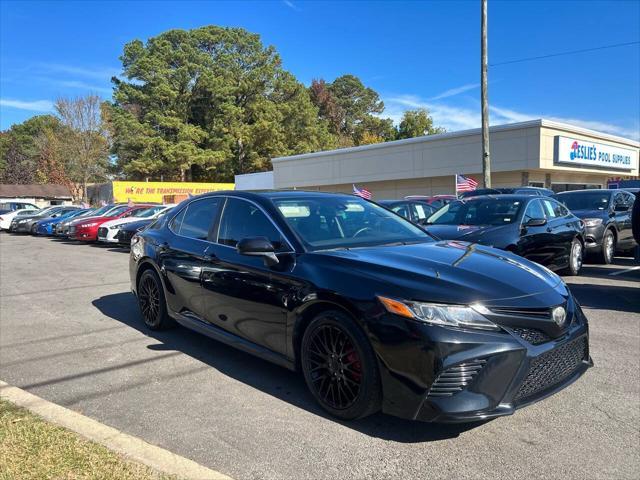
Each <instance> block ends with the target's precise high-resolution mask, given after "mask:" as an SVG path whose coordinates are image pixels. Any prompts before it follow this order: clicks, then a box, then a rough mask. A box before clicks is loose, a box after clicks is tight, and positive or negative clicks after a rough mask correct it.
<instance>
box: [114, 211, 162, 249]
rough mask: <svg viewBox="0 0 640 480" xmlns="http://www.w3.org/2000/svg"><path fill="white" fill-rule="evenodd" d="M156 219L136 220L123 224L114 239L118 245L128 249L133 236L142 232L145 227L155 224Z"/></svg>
mask: <svg viewBox="0 0 640 480" xmlns="http://www.w3.org/2000/svg"><path fill="white" fill-rule="evenodd" d="M155 221H156V219H155V218H154V219H143V220H138V221H136V222H129V223H125V224H124V225H122V226H121V227H120V228H119V229H118V233H116V239H117V240H118V245H120V246H122V247H129V246H130V245H131V239H132V238H133V236H134V235H135V234H136V233H138V232H141V231H142V230H144V229H145V228H146V227H147V226H149V225H150V224H152V223H153V222H155Z"/></svg>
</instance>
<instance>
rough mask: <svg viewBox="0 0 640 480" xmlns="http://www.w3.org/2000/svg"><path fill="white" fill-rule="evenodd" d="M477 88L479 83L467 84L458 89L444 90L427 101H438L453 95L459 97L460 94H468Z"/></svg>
mask: <svg viewBox="0 0 640 480" xmlns="http://www.w3.org/2000/svg"><path fill="white" fill-rule="evenodd" d="M479 86H480V84H479V83H468V84H466V85H462V86H460V87H456V88H450V89H449V90H445V91H444V92H442V93H440V94H438V95H436V96H435V97H431V98H430V99H429V100H440V99H442V98H447V97H453V96H454V95H459V94H461V93H464V92H468V91H469V90H474V89H476V88H478V87H479Z"/></svg>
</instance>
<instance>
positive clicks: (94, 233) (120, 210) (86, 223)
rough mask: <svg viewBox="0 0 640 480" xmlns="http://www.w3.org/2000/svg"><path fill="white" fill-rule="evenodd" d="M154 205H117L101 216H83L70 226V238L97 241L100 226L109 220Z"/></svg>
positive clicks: (123, 216)
mask: <svg viewBox="0 0 640 480" xmlns="http://www.w3.org/2000/svg"><path fill="white" fill-rule="evenodd" d="M152 206H153V205H134V206H132V207H130V206H129V205H126V204H125V205H116V206H114V207H113V208H112V209H111V210H109V211H107V212H105V213H104V215H102V216H100V217H87V218H81V219H78V220H76V221H75V222H72V223H71V225H70V226H69V238H71V239H73V240H81V241H83V242H95V241H96V240H97V239H98V228H99V227H100V225H102V224H103V223H105V222H108V221H109V220H115V219H116V218H125V217H128V216H129V215H131V214H132V213H133V212H135V211H136V210H140V209H143V208H144V209H146V208H150V207H152Z"/></svg>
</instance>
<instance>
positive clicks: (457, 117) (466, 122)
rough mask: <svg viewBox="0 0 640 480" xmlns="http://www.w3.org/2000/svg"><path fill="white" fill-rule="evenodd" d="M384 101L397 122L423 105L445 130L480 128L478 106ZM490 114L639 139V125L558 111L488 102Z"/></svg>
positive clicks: (499, 120)
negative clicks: (547, 112) (521, 109)
mask: <svg viewBox="0 0 640 480" xmlns="http://www.w3.org/2000/svg"><path fill="white" fill-rule="evenodd" d="M384 103H385V106H386V107H387V108H386V109H385V112H384V113H383V114H382V115H381V116H383V117H390V118H392V119H393V121H394V122H395V123H396V124H398V123H399V122H400V119H401V118H402V114H403V113H404V111H405V110H407V109H416V108H426V109H427V110H429V113H430V114H431V116H432V117H433V120H434V123H435V124H436V125H438V126H442V127H444V128H446V129H447V130H448V131H457V130H467V129H471V128H479V127H480V125H481V116H480V107H477V108H470V107H460V106H454V105H449V104H444V103H441V102H433V101H431V100H430V99H427V100H424V99H421V98H420V97H418V96H416V95H398V96H392V97H388V98H385V99H384ZM489 114H490V116H489V120H490V123H491V124H492V125H500V124H505V123H517V122H525V121H527V120H535V119H539V118H545V119H547V120H552V121H556V122H561V123H568V124H571V125H576V126H579V127H583V128H588V129H591V130H597V131H600V132H605V133H610V134H613V135H620V136H622V137H626V138H631V139H634V140H639V139H640V125H634V126H621V125H616V124H613V123H608V122H601V121H598V120H582V119H578V118H569V117H562V116H557V115H544V114H540V113H526V112H519V111H516V110H512V109H509V108H502V107H499V106H490V107H489Z"/></svg>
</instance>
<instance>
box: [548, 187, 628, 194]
mask: <svg viewBox="0 0 640 480" xmlns="http://www.w3.org/2000/svg"><path fill="white" fill-rule="evenodd" d="M623 191H625V190H624V189H623V188H621V189H613V188H587V189H584V190H567V191H566V192H558V193H556V195H566V194H567V193H580V194H586V193H593V192H600V193H615V192H623Z"/></svg>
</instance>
